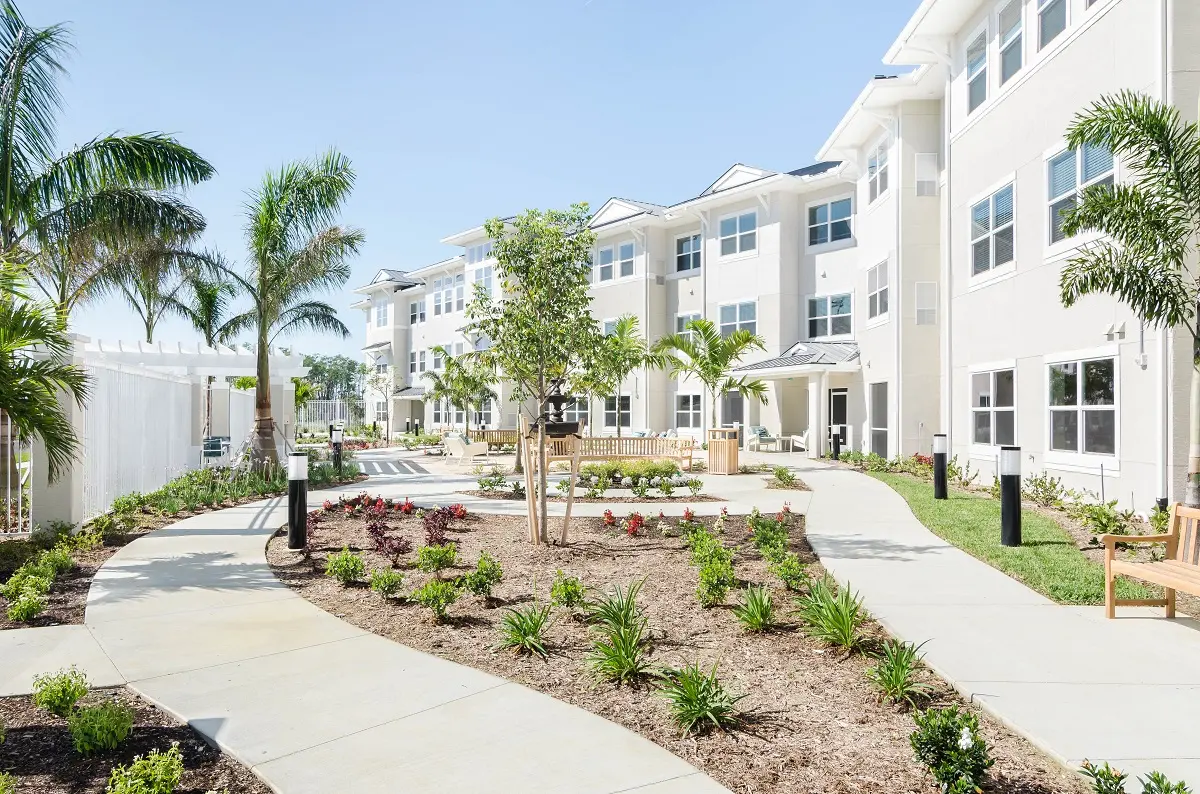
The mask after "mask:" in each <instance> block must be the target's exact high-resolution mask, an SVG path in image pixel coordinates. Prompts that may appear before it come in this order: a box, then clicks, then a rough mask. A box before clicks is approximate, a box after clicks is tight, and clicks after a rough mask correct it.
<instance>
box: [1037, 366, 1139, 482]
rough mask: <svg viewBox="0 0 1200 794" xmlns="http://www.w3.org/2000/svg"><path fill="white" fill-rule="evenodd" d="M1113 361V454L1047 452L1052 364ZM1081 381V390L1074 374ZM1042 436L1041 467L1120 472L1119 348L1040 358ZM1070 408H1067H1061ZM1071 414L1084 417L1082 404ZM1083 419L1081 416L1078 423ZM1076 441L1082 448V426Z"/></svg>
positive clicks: (1049, 427) (1050, 414) (1049, 433)
mask: <svg viewBox="0 0 1200 794" xmlns="http://www.w3.org/2000/svg"><path fill="white" fill-rule="evenodd" d="M1106 358H1107V359H1112V362H1113V406H1112V413H1113V453H1112V454H1111V455H1110V454H1107V453H1098V452H1083V451H1082V450H1081V451H1079V452H1071V451H1064V450H1054V449H1051V448H1050V443H1051V442H1050V438H1051V432H1052V431H1051V421H1050V420H1051V416H1052V414H1053V411H1052V410H1051V406H1050V367H1051V366H1052V365H1054V364H1064V363H1071V362H1081V363H1082V362H1085V361H1095V360H1097V359H1106ZM1077 377H1078V378H1080V383H1079V385H1078V386H1077V387H1076V388H1077V389H1082V378H1083V373H1082V371H1080V372H1079V373H1078V374H1077ZM1040 403H1041V410H1042V433H1043V439H1042V441H1043V444H1042V448H1043V449H1044V450H1045V452H1044V465H1045V467H1046V468H1060V469H1063V470H1064V471H1079V472H1088V473H1090V472H1099V470H1100V467H1101V466H1103V467H1104V471H1105V473H1106V474H1107V473H1108V472H1110V471H1111V472H1119V471H1120V470H1121V424H1122V422H1121V408H1122V406H1121V357H1120V355H1119V354H1118V345H1104V346H1102V347H1097V348H1091V349H1088V350H1074V351H1064V352H1061V353H1047V354H1046V355H1044V356H1042V397H1041V401H1040ZM1064 408H1069V406H1064ZM1074 410H1075V411H1076V412H1077V413H1078V414H1083V412H1084V407H1083V405H1082V404H1077V405H1075V406H1074ZM1082 421H1083V417H1082V416H1080V422H1082ZM1078 433H1079V440H1080V442H1081V446H1082V439H1083V426H1082V424H1081V425H1080V427H1079V429H1078Z"/></svg>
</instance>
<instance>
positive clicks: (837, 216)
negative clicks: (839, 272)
mask: <svg viewBox="0 0 1200 794" xmlns="http://www.w3.org/2000/svg"><path fill="white" fill-rule="evenodd" d="M853 210H854V205H853V202H852V201H851V199H850V198H849V197H847V198H843V199H837V200H836V201H828V202H825V203H824V204H817V205H816V206H814V207H809V208H808V244H809V245H810V246H811V245H824V244H825V243H834V242H837V241H838V240H849V239H850V238H851V237H852V236H853V234H854V229H853V228H852V226H853V222H852V218H853Z"/></svg>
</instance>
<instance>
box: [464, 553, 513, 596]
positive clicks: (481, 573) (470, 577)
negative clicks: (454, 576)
mask: <svg viewBox="0 0 1200 794" xmlns="http://www.w3.org/2000/svg"><path fill="white" fill-rule="evenodd" d="M503 578H504V569H503V568H501V567H500V561H499V560H497V559H496V558H495V557H493V556H492V555H490V554H488V553H487V552H486V551H481V552H479V562H478V563H476V564H475V570H474V571H471V573H469V574H467V575H466V576H464V577H463V578H462V585H463V586H464V587H466V588H467V589H468V590H470V591H471V592H472V593H474V594H475V595H477V596H479V597H481V598H491V596H492V588H493V587H495V586H496V585H498V584H500V581H501V580H502V579H503Z"/></svg>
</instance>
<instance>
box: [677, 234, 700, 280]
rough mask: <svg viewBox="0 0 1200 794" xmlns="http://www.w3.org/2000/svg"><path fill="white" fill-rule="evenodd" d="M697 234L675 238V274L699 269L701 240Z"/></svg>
mask: <svg viewBox="0 0 1200 794" xmlns="http://www.w3.org/2000/svg"><path fill="white" fill-rule="evenodd" d="M703 239H704V238H702V237H701V236H700V235H698V234H689V235H686V236H684V237H676V238H675V272H676V273H683V272H684V271H686V270H699V269H700V250H701V240H703Z"/></svg>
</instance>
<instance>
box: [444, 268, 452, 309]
mask: <svg viewBox="0 0 1200 794" xmlns="http://www.w3.org/2000/svg"><path fill="white" fill-rule="evenodd" d="M452 311H454V277H453V276H446V277H445V278H444V279H442V313H443V314H449V313H450V312H452Z"/></svg>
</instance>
